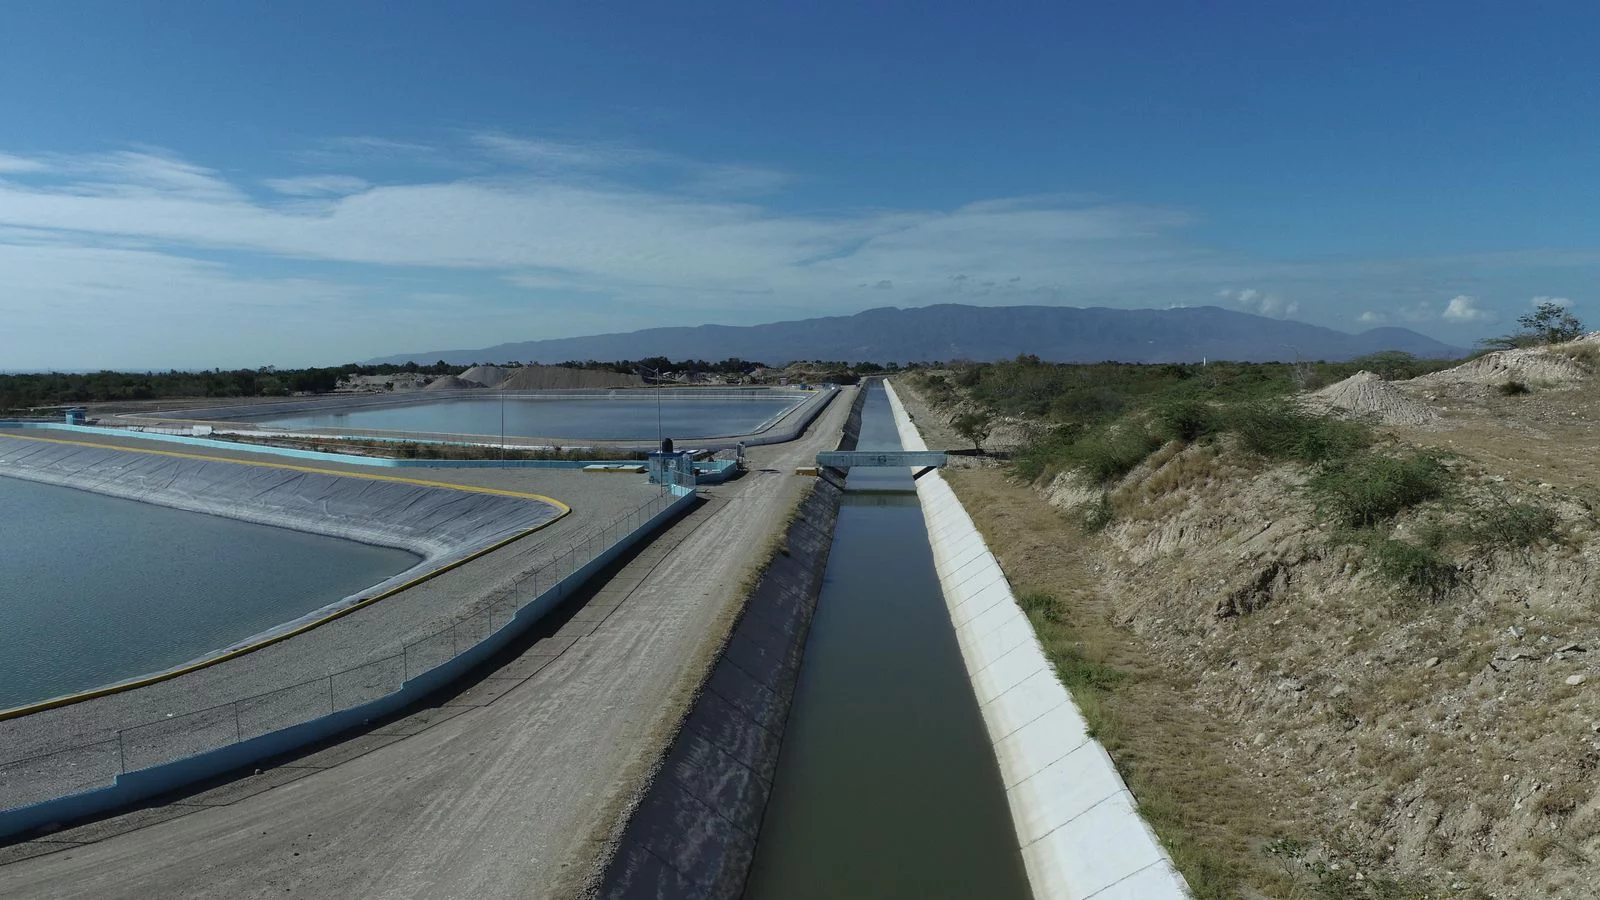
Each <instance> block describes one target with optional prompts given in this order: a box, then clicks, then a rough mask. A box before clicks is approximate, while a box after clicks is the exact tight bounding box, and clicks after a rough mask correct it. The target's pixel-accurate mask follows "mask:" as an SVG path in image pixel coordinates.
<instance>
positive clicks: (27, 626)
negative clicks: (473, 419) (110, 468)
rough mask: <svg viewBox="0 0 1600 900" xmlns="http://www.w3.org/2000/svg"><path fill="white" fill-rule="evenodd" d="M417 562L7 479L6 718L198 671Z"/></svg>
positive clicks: (0, 647) (2, 654) (2, 702)
mask: <svg viewBox="0 0 1600 900" xmlns="http://www.w3.org/2000/svg"><path fill="white" fill-rule="evenodd" d="M416 562H417V557H416V556H415V555H414V554H411V553H407V552H405V551H402V550H395V549H392V548H387V547H372V546H368V545H366V544H360V543H356V542H355V541H347V540H341V539H339V538H330V537H323V536H321V535H313V534H305V533H302V532H298V531H289V530H287V529H282V528H271V527H268V526H265V525H254V524H251V523H248V522H240V521H237V520H234V519H225V518H220V517H217V516H207V515H202V514H200V513H192V512H185V511H183V510H176V509H169V508H167V507H163V506H154V505H152V504H148V503H139V502H136V501H133V500H123V499H121V498H117V497H107V496H104V495H101V494H93V493H89V492H87V491H78V490H74V489H72V488H66V487H58V486H55V485H46V484H37V483H34V482H29V481H22V480H20V479H16V478H5V477H0V709H7V708H10V707H13V706H20V705H22V704H25V703H32V702H36V701H39V700H46V699H49V698H51V697H56V696H60V695H62V694H69V693H73V692H76V691H81V690H87V689H89V688H94V687H99V686H101V685H104V684H109V683H111V682H115V681H120V680H123V679H126V678H132V677H134V676H137V675H142V674H146V673H149V672H155V671H160V670H162V669H166V668H170V667H172V666H175V665H178V664H180V663H184V662H187V661H188V660H191V659H194V658H195V657H198V656H202V655H204V654H206V653H207V652H209V651H212V650H216V649H220V648H222V647H225V646H227V645H229V644H231V643H234V642H235V641H238V640H241V639H244V638H247V637H250V636H251V635H253V634H257V633H260V632H262V631H265V630H267V629H269V628H271V627H273V626H274V625H279V624H282V623H284V622H287V621H289V620H291V619H295V618H297V617H299V616H301V615H304V614H305V613H308V612H311V611H312V610H315V609H318V608H320V607H322V606H325V605H327V604H329V603H333V602H335V601H337V600H339V599H340V598H343V597H347V596H349V595H351V594H354V593H357V592H358V591H360V590H362V589H363V588H367V587H370V586H372V585H374V584H377V583H378V582H380V581H383V580H384V579H386V578H388V577H390V576H391V575H395V574H397V573H399V572H402V571H404V570H405V569H407V568H410V567H411V566H412V565H414V564H415V563H416Z"/></svg>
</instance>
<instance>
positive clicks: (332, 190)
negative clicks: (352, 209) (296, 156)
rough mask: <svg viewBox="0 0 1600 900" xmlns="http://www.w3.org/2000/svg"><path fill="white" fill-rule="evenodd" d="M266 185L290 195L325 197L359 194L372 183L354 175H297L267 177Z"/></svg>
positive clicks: (264, 182)
mask: <svg viewBox="0 0 1600 900" xmlns="http://www.w3.org/2000/svg"><path fill="white" fill-rule="evenodd" d="M262 184H265V185H266V186H267V187H269V188H271V189H273V190H274V191H277V192H278V193H280V194H288V195H289V196H291V197H325V196H343V195H345V194H359V193H361V192H362V191H364V190H366V189H367V188H369V187H371V186H372V185H371V184H370V183H369V182H368V181H367V180H366V179H365V178H357V177H355V176H354V175H298V176H296V177H294V178H268V179H267V180H265V181H263V182H262Z"/></svg>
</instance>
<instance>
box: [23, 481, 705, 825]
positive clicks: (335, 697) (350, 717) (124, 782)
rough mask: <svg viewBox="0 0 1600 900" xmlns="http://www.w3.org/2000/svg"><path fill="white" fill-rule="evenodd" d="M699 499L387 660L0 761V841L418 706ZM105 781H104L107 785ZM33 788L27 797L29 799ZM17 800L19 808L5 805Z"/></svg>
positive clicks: (632, 528)
mask: <svg viewBox="0 0 1600 900" xmlns="http://www.w3.org/2000/svg"><path fill="white" fill-rule="evenodd" d="M695 502H696V496H695V493H694V490H693V489H692V488H688V487H682V486H671V487H669V488H664V489H663V490H662V492H661V493H660V494H658V495H657V496H656V497H655V498H653V499H652V500H650V501H648V502H646V503H644V504H642V505H641V506H639V507H637V508H635V509H634V510H633V511H631V512H629V513H627V514H624V515H622V516H620V517H618V518H617V519H615V520H613V521H612V522H610V523H608V524H606V525H604V526H600V527H597V528H593V529H591V530H590V531H589V532H587V533H586V534H584V535H583V536H582V537H580V538H578V539H576V540H575V541H573V543H572V544H570V545H569V546H568V547H567V548H566V549H565V550H564V551H562V552H560V553H558V554H557V555H556V556H555V557H554V558H552V559H550V560H548V561H546V562H545V563H544V564H543V565H541V566H539V567H538V568H536V569H534V570H532V571H531V572H528V573H526V574H524V575H523V576H521V577H520V578H518V579H517V580H516V581H515V582H513V584H512V587H511V588H510V589H509V590H507V591H503V592H501V593H500V595H499V596H497V597H494V598H493V599H492V600H491V601H490V602H489V603H488V604H487V605H485V606H484V607H483V608H482V609H479V610H477V611H475V612H473V613H471V614H469V615H466V616H464V617H462V618H459V619H457V620H455V621H453V622H452V623H451V624H450V625H449V626H447V627H445V628H441V629H439V630H438V631H435V632H433V633H431V634H428V635H426V636H424V637H421V638H417V639H415V640H412V641H408V642H406V643H404V644H402V645H401V646H400V647H399V648H398V650H397V651H396V652H394V653H391V654H388V655H386V656H383V657H380V658H377V659H372V660H368V661H367V662H364V663H362V664H360V665H357V666H353V667H351V668H348V669H344V670H341V671H338V672H333V673H330V674H327V675H322V676H318V677H316V678H311V679H307V680H305V681H302V682H300V683H297V684H294V685H290V686H288V687H283V688H278V689H275V690H272V691H268V692H265V693H262V694H258V695H254V696H251V697H245V698H241V699H239V700H234V701H231V702H228V703H223V704H218V705H215V706H211V707H208V708H205V709H201V710H195V711H192V712H188V713H184V714H182V715H179V716H172V717H168V718H163V719H159V720H156V721H152V722H148V723H144V724H141V725H134V726H129V727H126V728H121V729H117V730H115V731H114V732H110V733H108V734H107V736H105V737H101V738H98V739H96V740H93V741H88V742H85V743H82V744H79V745H76V746H73V747H70V748H67V749H63V750H56V751H52V752H49V753H44V754H38V755H33V756H29V757H26V758H20V759H9V760H8V759H3V758H0V803H10V804H11V805H10V806H9V807H8V808H0V839H5V838H8V837H12V836H15V835H19V834H23V833H26V832H29V831H33V830H37V829H41V828H44V827H46V826H52V825H56V824H61V823H67V822H71V821H75V820H79V819H84V818H88V817H91V816H95V815H100V814H103V813H107V812H110V811H112V810H116V809H120V808H123V807H128V806H131V805H133V804H136V803H138V802H140V801H143V800H147V799H149V798H151V797H156V796H159V795H161V794H165V793H169V792H172V791H175V790H178V789H180V788H183V787H186V786H188V785H191V784H194V783H197V782H200V781H204V780H206V779H209V778H213V777H216V776H218V775H222V774H225V773H227V772H230V771H234V770H237V769H242V768H245V767H248V766H251V765H253V764H255V763H258V762H261V761H263V760H267V759H271V758H273V757H277V756H282V755H284V754H287V753H290V752H293V751H295V750H297V749H300V748H302V747H305V746H308V745H310V744H313V743H316V742H318V741H322V740H326V739H328V738H330V737H333V736H335V735H338V734H340V733H341V732H345V731H348V730H351V729H354V728H357V727H359V726H361V725H363V724H366V723H368V722H370V721H372V720H375V719H380V718H382V717H384V716H387V715H390V714H392V713H395V712H398V711H399V710H402V709H404V708H406V707H407V706H410V705H412V704H414V703H417V702H419V701H422V700H424V699H426V698H427V697H428V696H429V695H430V694H432V693H434V692H435V691H438V690H439V689H440V688H443V687H445V686H446V685H448V684H449V683H451V682H453V681H455V680H456V679H458V678H460V677H461V676H463V675H465V674H466V673H467V672H468V671H470V670H471V669H473V668H474V667H476V666H478V665H479V664H481V663H483V662H484V661H486V660H488V659H489V658H490V657H491V656H493V655H494V654H495V653H496V652H498V651H499V650H501V649H502V648H504V647H505V646H507V645H508V644H510V643H511V642H512V641H513V640H515V639H516V638H517V637H519V636H521V635H522V634H523V633H524V632H526V631H527V630H528V629H529V628H530V627H532V626H533V625H534V624H535V623H537V622H538V621H539V620H540V619H542V618H543V617H544V616H545V615H546V614H547V613H549V612H550V611H551V610H553V609H555V608H556V607H557V606H559V605H560V604H561V602H562V601H564V600H565V599H566V598H568V597H569V596H571V595H572V594H573V593H574V592H576V591H577V590H578V589H579V588H580V587H582V586H583V585H584V584H585V583H586V582H588V581H589V579H590V578H592V577H594V575H595V574H596V573H598V572H599V571H600V570H601V569H603V568H605V567H606V566H607V565H609V564H611V563H612V562H613V561H615V560H616V559H617V558H618V557H620V556H621V555H622V554H623V553H625V552H626V551H627V550H629V549H630V548H631V547H633V546H634V545H635V544H637V543H639V542H640V541H641V540H643V539H644V538H645V537H646V536H648V535H650V534H651V533H652V532H654V531H655V530H656V529H657V528H659V527H661V525H662V524H664V523H665V522H667V521H669V520H671V519H673V518H675V517H676V516H678V515H679V514H681V513H682V512H684V511H685V510H687V509H688V508H689V507H690V506H691V505H693V504H694V503H695ZM107 782H109V783H107ZM30 789H32V791H33V792H34V793H35V794H43V796H38V797H35V798H31V799H29V798H27V792H28V791H29V790H30ZM19 794H20V795H22V796H23V797H24V798H25V799H24V800H23V801H22V802H20V803H19V802H15V801H13V800H11V799H9V798H13V797H16V796H18V795H19Z"/></svg>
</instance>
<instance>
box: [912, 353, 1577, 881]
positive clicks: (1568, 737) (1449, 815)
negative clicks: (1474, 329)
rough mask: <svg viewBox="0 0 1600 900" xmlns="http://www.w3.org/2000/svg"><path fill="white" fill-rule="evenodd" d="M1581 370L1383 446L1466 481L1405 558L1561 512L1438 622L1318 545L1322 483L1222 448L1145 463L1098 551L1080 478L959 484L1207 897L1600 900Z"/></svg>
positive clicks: (958, 480) (1294, 468)
mask: <svg viewBox="0 0 1600 900" xmlns="http://www.w3.org/2000/svg"><path fill="white" fill-rule="evenodd" d="M1579 357H1580V358H1579V359H1577V360H1576V362H1577V363H1579V364H1580V365H1582V371H1583V377H1582V378H1581V379H1577V380H1556V379H1546V380H1544V381H1542V382H1540V383H1539V384H1538V386H1537V387H1536V388H1535V390H1534V393H1533V394H1531V395H1526V396H1501V395H1499V394H1498V393H1497V392H1493V391H1480V392H1457V393H1454V394H1453V395H1452V397H1451V402H1450V404H1449V408H1448V409H1447V410H1445V414H1444V416H1443V418H1442V419H1440V420H1439V421H1436V422H1434V421H1430V422H1429V423H1427V424H1423V423H1417V422H1413V423H1411V424H1405V425H1399V424H1397V425H1395V426H1393V427H1391V428H1389V429H1388V430H1387V431H1386V432H1385V444H1384V445H1383V447H1382V448H1381V449H1383V450H1385V451H1387V452H1408V450H1410V449H1416V448H1419V447H1420V448H1424V449H1428V450H1431V451H1435V452H1441V451H1442V452H1445V453H1446V454H1448V455H1447V456H1446V458H1445V465H1446V467H1447V468H1448V469H1449V470H1450V472H1451V478H1450V480H1451V489H1450V491H1449V492H1448V493H1447V494H1446V496H1445V497H1444V498H1442V499H1438V500H1434V501H1429V502H1428V503H1425V504H1422V505H1421V506H1419V507H1416V508H1413V509H1411V510H1409V511H1407V512H1405V513H1403V514H1402V515H1401V516H1399V517H1398V519H1397V520H1396V521H1395V522H1394V523H1393V525H1392V533H1391V535H1390V536H1392V537H1395V538H1401V539H1406V540H1410V541H1412V542H1414V543H1425V539H1423V538H1422V537H1421V536H1422V535H1425V534H1428V533H1430V532H1431V533H1434V534H1438V533H1443V532H1446V531H1449V532H1450V533H1455V534H1459V533H1461V532H1460V531H1459V529H1464V528H1466V527H1468V526H1469V525H1473V523H1477V524H1476V525H1473V527H1479V528H1481V527H1483V526H1482V523H1483V522H1487V521H1493V520H1495V514H1496V511H1504V510H1507V509H1516V510H1523V511H1526V510H1530V509H1532V510H1539V511H1543V512H1542V513H1541V515H1544V514H1548V515H1547V517H1546V518H1544V519H1542V520H1541V523H1540V524H1539V526H1538V527H1536V528H1534V529H1532V530H1531V531H1530V532H1528V533H1524V534H1521V535H1520V536H1512V537H1513V538H1514V539H1499V540H1488V541H1479V542H1476V543H1470V544H1467V543H1460V542H1459V541H1458V542H1456V543H1453V544H1452V543H1448V542H1447V543H1446V544H1445V546H1444V550H1443V554H1444V556H1445V557H1446V558H1447V560H1448V562H1449V563H1450V564H1451V565H1450V566H1449V567H1448V568H1449V569H1450V571H1449V572H1448V573H1446V574H1445V575H1444V576H1443V578H1444V580H1445V582H1446V583H1447V584H1448V587H1447V589H1446V590H1444V591H1443V592H1441V593H1439V594H1437V595H1434V596H1431V597H1424V596H1421V595H1419V593H1418V592H1417V591H1416V590H1414V589H1412V588H1411V587H1409V586H1407V585H1405V584H1403V583H1397V582H1396V581H1395V580H1393V579H1392V578H1386V577H1384V576H1383V575H1380V574H1379V568H1380V567H1379V565H1378V563H1377V561H1376V560H1375V558H1374V557H1373V555H1372V553H1373V551H1371V549H1370V547H1371V545H1370V544H1363V543H1362V542H1361V541H1359V540H1354V539H1352V538H1351V537H1350V536H1349V535H1348V534H1343V533H1340V532H1339V531H1338V530H1337V529H1334V528H1332V527H1330V526H1329V525H1327V524H1326V522H1325V521H1324V518H1323V517H1322V516H1320V515H1319V514H1318V512H1317V511H1316V509H1315V507H1314V505H1313V503H1312V502H1311V501H1310V499H1309V498H1308V497H1307V495H1306V493H1305V492H1304V490H1303V488H1302V485H1303V483H1304V481H1305V479H1306V477H1307V472H1306V470H1305V469H1304V468H1302V467H1300V466H1298V465H1292V464H1285V465H1274V464H1269V463H1266V462H1264V461H1261V460H1259V459H1256V458H1254V457H1251V456H1249V455H1247V454H1244V453H1242V452H1239V451H1236V450H1233V449H1230V448H1229V447H1228V446H1227V444H1226V443H1225V442H1224V443H1223V444H1221V445H1212V446H1195V447H1190V448H1186V449H1185V448H1180V447H1177V446H1171V447H1168V448H1165V449H1164V450H1162V451H1160V452H1158V453H1157V454H1155V455H1154V456H1153V457H1152V458H1151V459H1150V461H1148V462H1147V464H1146V465H1144V466H1141V467H1140V468H1139V469H1138V470H1136V471H1134V472H1133V473H1131V474H1130V475H1129V476H1128V477H1127V478H1125V479H1123V480H1122V481H1121V482H1119V483H1118V484H1116V485H1114V486H1113V488H1112V490H1111V492H1110V496H1109V499H1110V503H1111V506H1112V508H1113V509H1114V516H1113V518H1112V521H1111V523H1110V524H1109V525H1108V526H1106V527H1105V529H1104V530H1103V531H1101V532H1099V533H1096V534H1089V533H1085V532H1083V531H1082V530H1081V528H1080V527H1079V526H1078V525H1077V524H1075V523H1076V521H1077V520H1079V519H1081V515H1080V514H1079V513H1080V511H1081V509H1082V507H1083V506H1084V505H1085V504H1087V503H1089V502H1098V501H1099V497H1100V496H1101V491H1100V490H1099V489H1098V488H1091V487H1087V486H1084V485H1082V484H1080V483H1079V482H1078V480H1077V479H1076V478H1075V477H1073V476H1059V477H1057V478H1056V479H1054V480H1053V481H1051V482H1049V483H1047V484H1040V485H1034V486H1028V485H1022V484H1020V483H1018V482H1016V481H1015V480H1014V479H1011V478H1009V476H1008V475H1007V474H1006V470H1004V469H1001V468H993V467H990V468H980V469H978V470H974V471H966V472H960V471H958V472H954V473H951V474H952V483H953V484H954V486H955V487H956V489H957V492H958V493H960V494H961V495H962V497H963V499H964V500H965V501H966V502H967V505H968V508H969V510H970V511H971V512H972V514H973V516H974V518H975V519H976V520H977V521H978V522H979V525H980V527H981V528H982V529H983V530H984V531H985V533H986V534H987V535H988V536H989V539H990V543H991V546H993V547H995V548H996V552H997V553H999V555H1000V556H1001V561H1002V563H1003V565H1004V566H1005V568H1006V571H1007V574H1008V576H1009V577H1010V578H1011V579H1012V581H1013V582H1014V583H1016V585H1017V587H1018V588H1019V590H1020V591H1049V592H1051V593H1053V594H1054V595H1055V596H1056V597H1058V598H1059V599H1060V600H1061V601H1062V603H1063V611H1062V613H1061V615H1062V616H1063V618H1064V619H1065V621H1066V623H1067V624H1068V625H1069V626H1070V627H1071V628H1072V629H1073V631H1074V633H1075V635H1076V637H1077V644H1078V651H1079V652H1080V654H1081V655H1083V656H1084V657H1085V658H1087V659H1088V660H1089V661H1090V662H1091V663H1093V664H1095V665H1104V666H1106V667H1108V671H1111V672H1115V673H1120V674H1119V676H1118V677H1117V678H1111V677H1109V676H1108V677H1107V678H1106V679H1105V687H1104V690H1097V691H1094V692H1091V693H1089V694H1087V695H1085V694H1082V693H1080V694H1079V695H1078V699H1079V702H1080V705H1085V704H1087V705H1088V706H1089V707H1091V710H1089V711H1086V713H1090V718H1091V719H1092V720H1098V721H1100V722H1101V723H1102V728H1103V731H1102V732H1101V738H1102V741H1103V742H1104V743H1106V745H1107V747H1108V749H1110V750H1111V752H1112V754H1113V756H1114V757H1115V758H1116V759H1117V760H1118V764H1119V767H1121V768H1122V769H1123V770H1124V772H1125V773H1126V774H1127V775H1128V777H1129V781H1130V784H1131V786H1132V787H1133V790H1134V793H1135V795H1136V796H1138V797H1139V799H1140V801H1141V804H1142V805H1144V806H1146V807H1147V812H1148V813H1149V814H1150V815H1151V816H1152V820H1153V821H1156V822H1157V827H1158V830H1164V836H1167V835H1170V834H1176V835H1177V836H1178V837H1179V842H1180V844H1181V845H1182V849H1183V853H1181V854H1180V853H1175V857H1180V858H1179V862H1180V865H1183V866H1185V874H1186V875H1187V876H1189V878H1190V881H1191V884H1194V885H1195V887H1196V891H1197V894H1198V895H1200V896H1216V897H1228V896H1244V897H1307V898H1310V897H1333V898H1344V897H1372V898H1378V897H1384V898H1423V897H1476V898H1484V897H1495V898H1524V897H1548V898H1572V900H1577V898H1592V897H1595V896H1600V889H1597V888H1596V887H1595V883H1596V882H1595V877H1594V872H1595V871H1596V867H1597V866H1600V781H1597V779H1596V778H1595V772H1596V770H1597V769H1600V694H1596V693H1595V691H1597V690H1600V603H1597V602H1596V601H1597V600H1600V582H1597V578H1596V576H1595V573H1596V572H1597V571H1600V541H1597V539H1596V538H1597V537H1600V520H1597V518H1596V513H1595V511H1596V509H1600V475H1597V474H1596V472H1595V467H1594V466H1593V464H1592V460H1593V458H1594V454H1595V451H1596V449H1597V448H1600V401H1597V399H1596V397H1595V395H1596V388H1597V387H1600V379H1596V378H1595V377H1594V376H1592V375H1589V374H1588V373H1589V371H1590V369H1589V366H1588V365H1587V364H1586V361H1585V360H1584V359H1583V358H1581V357H1582V354H1579ZM1567 359H1569V360H1571V357H1567ZM1540 364H1541V365H1542V364H1543V363H1542V362H1540ZM1469 365H1470V364H1469ZM1484 365H1490V364H1484ZM1556 365H1557V366H1558V367H1559V366H1560V364H1559V363H1558V364H1556ZM1441 374H1444V373H1441ZM1456 374H1457V375H1458V376H1460V380H1461V381H1466V380H1467V379H1468V378H1469V377H1479V376H1480V375H1481V373H1474V372H1461V373H1456ZM1451 377H1454V376H1447V377H1446V378H1433V379H1432V382H1433V383H1434V384H1438V383H1440V382H1449V383H1453V382H1450V378H1451ZM1491 377H1494V378H1503V377H1505V376H1504V375H1503V374H1495V375H1492V376H1491ZM1353 387H1362V386H1361V385H1355V386H1353ZM1368 387H1370V385H1368ZM1405 387H1406V388H1407V389H1406V391H1405V393H1406V394H1407V395H1413V392H1416V393H1420V389H1421V388H1422V387H1424V386H1423V385H1406V386H1405ZM1385 393H1386V394H1387V392H1385ZM916 406H917V407H918V408H916V409H914V413H915V414H917V418H918V425H919V427H923V428H925V429H927V428H929V426H930V425H931V426H933V427H934V429H935V430H937V429H940V428H943V429H944V430H945V431H946V432H948V429H947V426H944V425H943V424H942V423H941V422H940V421H939V420H940V419H941V418H942V417H940V416H939V414H938V413H937V412H934V411H932V410H929V409H928V408H927V407H926V406H925V405H923V404H921V403H920V402H919V403H917V404H916ZM945 436H947V435H945ZM933 438H934V435H930V440H932V439H933ZM1063 512H1067V513H1070V515H1066V516H1063V515H1062V513H1063ZM1451 529H1456V530H1455V531H1451ZM1185 858H1187V860H1188V865H1185ZM1197 881H1198V882H1199V883H1196V882H1197Z"/></svg>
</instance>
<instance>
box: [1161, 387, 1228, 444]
mask: <svg viewBox="0 0 1600 900" xmlns="http://www.w3.org/2000/svg"><path fill="white" fill-rule="evenodd" d="M1150 424H1151V427H1152V428H1153V429H1154V430H1155V433H1156V434H1157V435H1159V436H1161V437H1162V438H1165V439H1166V440H1169V441H1182V442H1183V443H1185V444H1189V443H1193V442H1194V441H1197V440H1199V439H1200V438H1202V437H1205V436H1207V435H1209V434H1212V433H1214V432H1215V431H1216V429H1217V424H1218V417H1217V411H1216V409H1214V408H1213V407H1212V406H1211V404H1209V403H1207V402H1205V401H1204V400H1201V399H1199V398H1197V397H1180V398H1177V399H1173V400H1168V401H1167V402H1165V403H1162V404H1159V405H1157V406H1156V407H1155V408H1154V409H1152V410H1151V412H1150Z"/></svg>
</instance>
